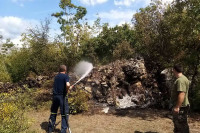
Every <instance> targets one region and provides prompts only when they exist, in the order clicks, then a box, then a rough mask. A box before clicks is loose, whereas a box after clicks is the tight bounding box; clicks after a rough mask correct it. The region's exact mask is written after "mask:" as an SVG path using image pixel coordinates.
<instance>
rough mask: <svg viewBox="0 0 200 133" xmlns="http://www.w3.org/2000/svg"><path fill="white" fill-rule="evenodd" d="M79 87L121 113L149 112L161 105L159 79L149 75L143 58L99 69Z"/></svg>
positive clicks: (120, 61) (118, 62) (119, 62)
mask: <svg viewBox="0 0 200 133" xmlns="http://www.w3.org/2000/svg"><path fill="white" fill-rule="evenodd" d="M79 86H80V87H82V88H83V89H85V90H87V91H88V92H90V93H91V94H92V96H93V98H94V99H95V100H96V101H97V102H99V103H106V104H108V105H109V106H116V107H118V108H120V109H123V108H147V107H152V106H159V105H160V104H161V102H162V93H161V92H160V90H159V88H158V84H157V81H156V78H155V76H154V75H153V74H149V73H147V70H146V68H145V62H144V59H143V58H141V57H137V58H131V59H129V60H117V61H115V62H112V63H110V64H108V65H105V66H100V67H96V68H94V69H93V71H92V73H91V74H90V75H89V76H88V77H87V78H85V79H84V80H83V81H82V82H81V83H79Z"/></svg>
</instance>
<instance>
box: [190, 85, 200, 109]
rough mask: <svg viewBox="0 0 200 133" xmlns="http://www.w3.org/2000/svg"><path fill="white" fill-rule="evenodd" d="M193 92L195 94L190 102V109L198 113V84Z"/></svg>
mask: <svg viewBox="0 0 200 133" xmlns="http://www.w3.org/2000/svg"><path fill="white" fill-rule="evenodd" d="M194 90H195V93H194V96H193V99H192V101H191V104H192V109H193V110H194V111H200V84H198V85H197V86H196V88H195V89H194Z"/></svg>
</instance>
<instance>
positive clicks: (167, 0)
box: [162, 0, 173, 4]
mask: <svg viewBox="0 0 200 133" xmlns="http://www.w3.org/2000/svg"><path fill="white" fill-rule="evenodd" d="M162 2H163V3H167V4H170V3H172V2H173V0H162Z"/></svg>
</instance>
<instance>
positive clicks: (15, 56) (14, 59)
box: [6, 49, 30, 82]
mask: <svg viewBox="0 0 200 133" xmlns="http://www.w3.org/2000/svg"><path fill="white" fill-rule="evenodd" d="M6 67H7V70H8V72H9V74H10V76H11V78H12V81H13V82H17V81H19V80H21V79H23V78H25V77H26V76H27V75H28V73H29V70H30V52H29V51H28V50H27V49H21V51H13V52H12V53H11V54H10V55H9V56H8V60H7V62H6Z"/></svg>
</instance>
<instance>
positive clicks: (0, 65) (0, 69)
mask: <svg viewBox="0 0 200 133" xmlns="http://www.w3.org/2000/svg"><path fill="white" fill-rule="evenodd" d="M5 59H6V57H5V56H2V55H0V82H9V81H11V78H10V75H9V73H8V71H7V68H6V65H5Z"/></svg>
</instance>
